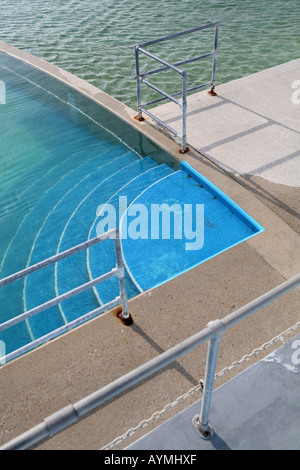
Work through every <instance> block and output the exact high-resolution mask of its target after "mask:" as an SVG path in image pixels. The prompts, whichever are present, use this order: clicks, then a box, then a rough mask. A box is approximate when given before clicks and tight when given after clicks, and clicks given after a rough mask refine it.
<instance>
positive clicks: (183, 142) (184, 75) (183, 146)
mask: <svg viewBox="0 0 300 470" xmlns="http://www.w3.org/2000/svg"><path fill="white" fill-rule="evenodd" d="M186 82H187V73H186V71H185V70H184V71H183V72H182V136H181V152H182V153H185V152H186V150H187V147H186V111H187V96H186Z"/></svg>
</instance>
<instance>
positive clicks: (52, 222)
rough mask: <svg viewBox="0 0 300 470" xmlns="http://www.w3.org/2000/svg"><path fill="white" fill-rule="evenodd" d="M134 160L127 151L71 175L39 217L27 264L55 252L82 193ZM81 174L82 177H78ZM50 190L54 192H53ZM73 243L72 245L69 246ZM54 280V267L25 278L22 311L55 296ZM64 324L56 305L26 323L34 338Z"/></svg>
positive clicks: (64, 320)
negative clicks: (55, 199) (63, 189)
mask: <svg viewBox="0 0 300 470" xmlns="http://www.w3.org/2000/svg"><path fill="white" fill-rule="evenodd" d="M136 161H137V157H136V155H135V154H133V153H132V152H127V153H126V154H124V155H120V156H119V157H116V158H115V159H113V160H112V158H111V156H110V157H109V156H108V161H107V163H103V160H102V163H103V164H102V165H101V166H100V167H99V165H97V164H96V165H95V164H93V165H92V166H91V165H89V167H85V168H84V170H85V171H84V172H82V171H80V172H79V173H77V174H76V177H75V175H72V178H71V180H70V179H68V184H66V183H67V181H65V184H64V187H65V189H66V191H65V193H64V194H61V196H62V197H61V198H60V199H59V200H58V201H57V203H56V204H55V206H50V207H48V210H49V212H48V213H47V214H46V212H45V213H44V219H43V220H42V218H41V220H40V228H39V230H38V231H37V233H36V236H35V239H34V241H33V243H32V247H31V251H30V254H29V256H28V260H27V265H32V264H35V263H37V262H39V261H40V260H41V259H46V258H49V257H50V256H53V255H55V254H56V253H57V252H58V251H59V249H58V246H59V243H60V239H61V236H62V233H63V231H64V229H65V225H66V221H67V220H68V219H69V218H70V217H71V215H72V213H73V212H74V210H75V208H76V207H77V206H78V204H80V202H81V201H82V200H83V199H84V198H85V197H86V194H88V193H89V192H90V191H92V190H93V188H94V187H95V186H97V185H99V183H101V182H102V181H104V180H105V179H106V178H107V177H109V175H110V174H111V173H114V172H115V171H117V170H118V169H120V168H124V167H126V166H127V165H130V164H131V163H132V162H136ZM138 161H139V160H138ZM80 170H81V169H80ZM87 171H90V173H87ZM83 174H85V176H82V175H83ZM56 189H57V188H56ZM53 190H54V191H55V189H53ZM55 193H56V195H57V194H58V191H55ZM48 200H49V199H48ZM50 200H51V198H50ZM46 205H47V204H46ZM50 209H51V210H50ZM75 244H76V243H75V242H74V244H72V246H74V245H75ZM54 277H55V267H54V266H49V267H48V268H45V269H43V270H41V271H38V272H36V273H33V274H31V275H30V276H28V277H27V279H26V280H25V285H24V309H25V310H27V309H30V308H33V307H35V306H36V305H39V304H41V303H43V302H46V301H47V300H49V299H50V298H52V297H55V296H56V291H55V281H54ZM65 322H66V319H65V317H64V316H63V315H62V311H61V309H60V308H59V306H56V307H53V308H52V309H50V310H47V311H45V312H42V313H40V314H38V315H35V316H34V317H32V318H30V319H29V320H28V328H29V331H30V334H31V336H32V337H34V338H36V337H38V336H41V335H42V334H46V333H48V332H49V331H51V330H53V329H54V327H55V328H57V327H58V326H61V325H62V324H64V323H65Z"/></svg>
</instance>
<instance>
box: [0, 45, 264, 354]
mask: <svg viewBox="0 0 300 470" xmlns="http://www.w3.org/2000/svg"><path fill="white" fill-rule="evenodd" d="M0 79H1V81H2V83H4V84H5V103H3V104H1V105H0V126H1V131H2V133H1V136H2V137H1V141H0V166H1V168H0V169H1V172H0V180H1V181H0V191H1V201H0V221H1V234H0V277H1V278H3V277H5V276H8V275H10V274H12V273H14V272H17V271H19V270H21V269H24V268H25V267H27V266H31V265H33V264H35V263H37V262H39V261H41V260H43V259H45V258H48V257H50V256H53V255H55V254H57V253H59V252H61V251H64V250H66V249H68V248H71V247H72V246H75V245H77V244H79V243H82V242H84V241H86V240H87V239H89V238H92V237H94V236H96V235H97V234H99V233H102V232H103V231H104V230H106V229H107V228H111V225H110V224H111V219H107V213H108V209H109V208H113V209H114V211H115V214H114V215H115V219H114V222H115V224H116V225H117V226H118V225H120V228H121V234H122V245H123V252H124V261H125V264H126V268H127V270H126V278H125V281H126V287H127V294H128V297H129V298H131V297H134V296H135V295H137V294H139V293H140V292H143V291H144V290H147V289H149V288H152V287H156V286H158V285H160V284H162V283H164V282H167V281H168V280H169V279H170V278H172V277H174V276H177V275H179V274H181V273H183V272H185V271H187V270H189V269H191V268H192V267H194V266H196V265H197V264H199V263H201V262H204V261H205V260H206V259H208V258H210V257H212V256H215V255H216V254H218V253H220V252H221V251H224V250H225V249H228V248H230V247H231V246H233V245H234V244H236V243H240V242H241V241H243V240H246V239H248V238H249V237H252V236H254V235H256V234H257V233H259V232H261V231H262V230H263V228H262V227H261V226H260V225H259V224H257V223H256V222H255V221H254V220H253V219H252V218H251V217H249V216H248V215H247V214H246V213H244V212H243V211H242V209H240V208H238V207H237V206H236V205H235V204H234V203H233V202H232V201H230V200H229V199H228V198H227V197H226V196H225V195H224V194H223V193H221V192H220V191H219V190H218V189H217V188H216V187H215V186H214V185H212V183H210V182H209V181H207V180H206V179H205V178H204V177H202V176H201V175H199V174H198V173H197V172H195V171H194V169H193V168H191V167H190V166H189V165H188V164H186V163H183V164H182V165H181V167H180V166H179V163H178V162H177V161H176V160H175V159H173V158H172V157H171V156H170V155H169V154H167V153H166V152H164V151H162V150H161V149H160V148H159V147H157V146H156V145H154V144H153V143H152V142H151V141H150V140H148V139H147V138H146V137H144V136H143V135H141V134H139V133H138V132H137V131H135V130H134V129H133V128H131V127H130V126H129V125H127V124H126V123H124V122H122V121H121V120H120V119H119V118H118V117H116V116H114V115H113V114H112V113H110V112H109V111H107V110H106V109H105V108H103V107H101V106H99V105H98V104H97V103H95V101H93V100H92V99H90V98H88V97H87V96H85V95H83V94H82V93H80V92H79V91H77V90H76V89H74V88H72V87H70V86H69V85H68V84H67V83H64V82H62V81H60V80H57V79H56V78H55V77H53V76H51V75H49V74H47V73H44V72H43V71H41V70H39V69H37V68H35V67H32V66H30V65H28V64H26V63H24V62H22V61H20V60H18V59H16V58H14V57H11V56H10V55H8V54H5V53H0ZM120 202H122V204H123V206H122V207H121V205H120ZM125 202H126V204H125ZM162 204H165V205H166V206H167V209H171V210H169V212H168V214H169V215H170V219H169V221H170V220H171V215H172V217H177V215H176V211H177V213H178V212H181V216H184V217H190V226H189V227H187V224H186V225H185V228H186V231H184V233H183V234H182V233H181V235H184V236H181V237H180V236H178V233H177V232H176V230H177V228H178V226H176V224H173V228H172V233H169V234H168V235H169V236H167V237H165V236H163V234H162V235H159V232H160V230H161V229H162V228H163V226H162V224H163V222H159V223H158V226H157V224H154V225H155V227H154V229H155V230H156V229H158V234H157V233H155V234H154V236H150V235H153V233H152V231H153V230H154V229H153V226H151V221H150V220H147V225H146V223H145V224H144V225H143V220H142V219H141V214H139V211H140V213H141V212H143V211H142V209H144V210H145V212H146V213H147V214H149V213H150V212H151V209H152V206H153V205H156V206H159V207H161V205H162ZM193 208H196V209H197V208H198V209H199V214H198V215H199V218H198V219H197V217H194V216H193V215H192V216H191V211H193ZM187 209H188V210H187ZM134 211H135V212H134ZM189 211H190V212H189ZM158 220H160V219H158ZM174 220H175V219H174ZM125 221H126V222H127V223H125ZM195 224H196V225H195ZM169 225H170V224H169ZM183 225H184V220H182V225H181V228H182V227H183ZM133 228H134V230H133ZM143 228H144V230H145V232H143V233H142V229H143ZM188 229H189V230H188ZM198 229H199V230H198ZM146 232H147V234H146ZM175 232H176V233H177V235H175ZM198 232H199V233H198ZM145 234H146V235H145ZM149 234H150V235H149ZM196 242H197V243H198V245H197V246H195V245H193V244H195V243H196ZM197 243H196V244H197ZM187 244H188V246H189V248H190V249H186V248H187ZM114 265H115V257H114V249H113V241H112V240H109V241H107V242H105V243H104V244H100V245H97V246H95V247H93V248H90V249H89V250H88V251H87V252H80V253H78V254H76V255H74V256H73V257H72V258H68V259H66V260H63V261H61V262H59V263H57V264H55V265H54V266H49V267H48V268H46V269H44V270H42V271H39V272H35V273H33V274H31V275H30V276H27V277H26V278H25V279H24V280H19V281H17V282H15V283H14V284H13V285H9V286H6V287H4V288H2V289H1V291H0V302H1V315H0V323H2V322H4V321H6V320H8V319H10V318H13V317H15V316H17V315H19V314H20V313H22V312H23V311H26V310H28V309H31V308H34V307H35V306H37V305H39V304H41V303H43V302H45V301H47V300H50V299H51V298H53V297H56V296H57V295H60V294H62V293H63V292H66V291H68V290H70V289H73V288H75V287H77V286H78V285H80V284H82V283H84V282H87V281H88V280H90V279H92V278H95V277H97V276H100V275H101V274H103V273H104V272H107V271H109V270H110V269H111V268H112V267H113V266H114ZM117 293H118V283H117V279H115V278H114V279H110V280H108V281H106V282H105V283H103V284H102V285H101V286H97V287H96V288H93V289H90V290H89V291H86V292H83V293H82V294H80V295H78V296H76V297H74V298H72V299H69V300H67V301H65V302H63V303H62V304H60V305H59V306H55V307H52V308H51V309H49V310H48V311H45V312H42V313H39V314H38V315H36V316H34V317H32V318H29V319H28V320H26V321H23V322H22V323H20V324H18V325H15V326H13V327H11V328H10V329H9V330H5V331H3V332H1V333H0V340H1V341H4V343H5V346H6V353H9V352H11V351H14V350H16V349H18V348H20V347H22V346H23V345H24V344H27V343H29V342H31V341H32V340H34V339H36V338H38V337H41V336H43V335H45V334H47V333H48V332H49V331H52V330H54V329H56V328H58V327H59V326H62V325H64V324H66V323H68V322H70V321H72V320H73V319H75V318H78V317H80V316H82V315H84V314H85V313H87V312H89V311H90V310H93V309H95V308H96V307H97V306H98V305H99V304H102V303H106V302H107V301H108V300H111V299H112V298H114V297H116V295H118V294H117Z"/></svg>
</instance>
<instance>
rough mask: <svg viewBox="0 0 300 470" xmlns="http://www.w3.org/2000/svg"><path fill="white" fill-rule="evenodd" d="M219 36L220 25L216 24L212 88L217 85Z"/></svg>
mask: <svg viewBox="0 0 300 470" xmlns="http://www.w3.org/2000/svg"><path fill="white" fill-rule="evenodd" d="M218 34H219V24H218V23H217V24H216V29H215V44H214V50H213V57H214V58H213V70H212V83H211V85H212V87H214V85H215V81H216V63H217V52H218Z"/></svg>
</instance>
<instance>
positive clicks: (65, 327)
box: [1, 296, 121, 363]
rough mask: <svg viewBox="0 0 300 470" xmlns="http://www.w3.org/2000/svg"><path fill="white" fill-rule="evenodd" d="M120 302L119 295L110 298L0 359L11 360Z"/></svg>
mask: <svg viewBox="0 0 300 470" xmlns="http://www.w3.org/2000/svg"><path fill="white" fill-rule="evenodd" d="M120 303H121V297H120V296H118V297H116V298H115V299H114V300H111V301H110V302H108V303H107V304H104V305H101V307H97V308H96V309H95V310H92V311H91V312H89V313H86V314H84V315H82V316H81V317H79V318H76V319H75V320H72V321H71V322H69V323H66V324H65V325H63V326H60V327H59V328H57V329H56V330H52V331H51V332H50V333H47V334H46V335H44V336H41V337H40V338H38V339H35V340H34V341H31V343H28V344H26V345H25V346H22V347H21V348H19V349H16V350H15V351H13V352H11V353H9V354H7V355H6V356H4V357H1V361H4V363H5V362H8V361H11V360H12V359H15V358H16V357H18V356H20V355H21V354H25V353H27V352H28V351H31V350H32V349H34V348H36V347H38V346H41V345H42V344H44V343H47V342H48V341H50V340H51V339H53V338H55V337H57V336H59V335H61V334H63V333H66V332H67V331H69V330H71V329H72V328H75V327H76V326H79V325H81V324H82V323H84V322H86V321H88V320H91V319H92V318H94V317H96V316H97V315H100V313H103V312H105V311H106V310H110V309H112V308H114V307H116V306H117V305H120Z"/></svg>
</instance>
